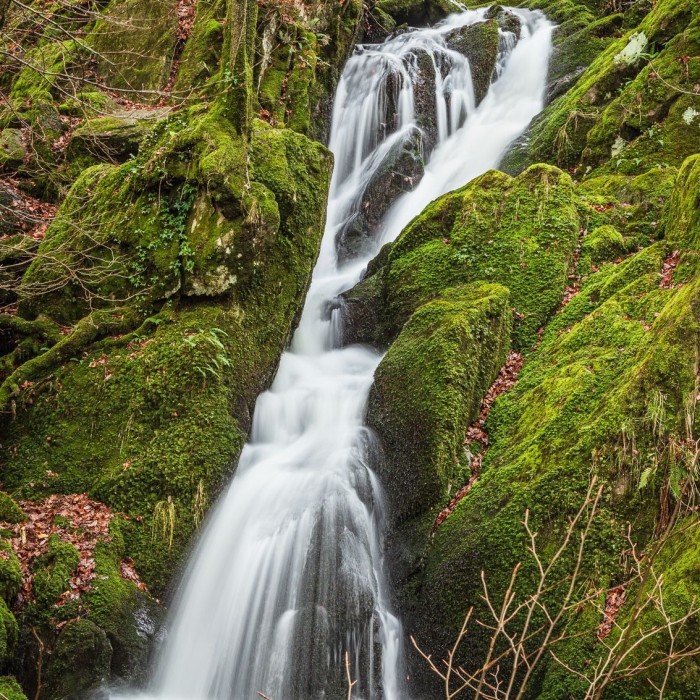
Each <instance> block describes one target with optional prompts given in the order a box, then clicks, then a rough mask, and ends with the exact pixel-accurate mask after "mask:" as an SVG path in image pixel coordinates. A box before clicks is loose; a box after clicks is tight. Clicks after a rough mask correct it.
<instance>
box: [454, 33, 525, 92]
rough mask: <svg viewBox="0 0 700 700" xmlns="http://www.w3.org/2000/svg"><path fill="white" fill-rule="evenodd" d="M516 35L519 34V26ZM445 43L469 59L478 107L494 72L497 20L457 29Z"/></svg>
mask: <svg viewBox="0 0 700 700" xmlns="http://www.w3.org/2000/svg"><path fill="white" fill-rule="evenodd" d="M516 21H517V20H516ZM518 33H520V30H519V25H518ZM445 43H446V44H447V46H448V47H449V48H450V49H452V50H453V51H459V53H461V54H463V55H464V56H466V57H467V58H468V59H469V67H470V68H471V72H472V81H473V83H474V97H475V98H476V104H477V105H478V104H479V103H480V102H481V100H483V99H484V97H486V93H487V92H488V90H489V87H490V86H491V78H492V77H493V74H494V71H495V70H496V59H497V58H498V44H499V33H498V22H497V20H496V19H488V20H486V22H477V23H476V24H468V25H465V26H464V27H459V28H458V29H455V30H453V31H451V32H450V33H449V34H448V35H447V36H446V37H445Z"/></svg>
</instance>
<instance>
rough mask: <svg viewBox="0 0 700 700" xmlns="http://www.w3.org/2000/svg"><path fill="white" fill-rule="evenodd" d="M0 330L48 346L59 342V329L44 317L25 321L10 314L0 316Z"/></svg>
mask: <svg viewBox="0 0 700 700" xmlns="http://www.w3.org/2000/svg"><path fill="white" fill-rule="evenodd" d="M0 330H10V331H13V332H14V333H18V334H19V335H24V336H27V337H31V338H36V339H37V340H43V341H45V342H46V343H47V344H48V345H56V343H58V342H59V341H60V340H61V328H60V326H59V325H58V324H57V323H54V322H53V321H51V320H50V319H48V318H47V317H46V316H39V317H38V318H37V319H36V321H26V320H25V319H23V318H20V317H19V316H13V315H12V314H0Z"/></svg>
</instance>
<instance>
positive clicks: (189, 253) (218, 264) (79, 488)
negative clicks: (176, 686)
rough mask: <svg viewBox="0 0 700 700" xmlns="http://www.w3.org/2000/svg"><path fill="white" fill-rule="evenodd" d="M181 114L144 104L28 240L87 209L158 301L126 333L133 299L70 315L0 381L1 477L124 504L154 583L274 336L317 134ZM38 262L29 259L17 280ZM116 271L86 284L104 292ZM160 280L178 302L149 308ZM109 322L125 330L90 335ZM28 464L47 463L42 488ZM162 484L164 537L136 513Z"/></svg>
mask: <svg viewBox="0 0 700 700" xmlns="http://www.w3.org/2000/svg"><path fill="white" fill-rule="evenodd" d="M188 115H191V116H188ZM188 115H176V116H173V117H169V118H168V119H165V120H162V121H161V122H160V123H159V124H158V125H157V126H156V128H155V129H154V131H153V132H152V133H151V135H150V137H149V139H147V141H146V143H145V145H144V147H143V148H142V152H141V153H140V154H139V156H137V158H136V159H134V160H133V161H131V162H129V163H126V164H124V165H122V166H120V167H114V166H98V167H96V168H92V169H90V170H88V171H86V172H85V173H84V174H83V176H82V177H81V178H80V179H79V180H78V182H77V183H76V185H75V186H74V188H73V190H72V192H71V196H70V197H69V198H68V200H67V201H66V202H65V203H64V205H63V207H62V209H61V212H60V213H59V216H58V217H57V219H56V220H55V221H54V223H53V224H52V227H51V229H50V230H49V231H48V232H47V236H46V238H45V240H44V242H43V244H42V245H43V246H44V248H43V250H44V251H47V252H48V251H51V250H54V249H55V247H57V246H58V245H59V243H60V242H61V241H63V242H64V245H63V248H62V250H65V249H66V246H65V241H66V240H68V241H70V240H71V239H70V238H69V236H72V235H75V234H74V233H73V232H74V230H75V229H76V228H78V226H76V224H77V223H80V224H81V225H80V227H79V230H81V231H85V230H86V228H87V227H88V225H92V227H93V228H92V229H91V230H92V231H93V232H95V235H98V234H99V235H100V236H101V238H100V240H101V241H104V242H105V243H109V244H110V245H113V246H114V245H115V242H116V243H117V244H118V247H116V250H118V251H119V252H120V254H121V255H122V256H127V259H126V261H125V264H126V265H128V266H127V268H126V269H127V271H128V272H130V273H131V274H130V275H129V279H128V280H127V282H128V283H129V284H131V285H133V286H132V287H128V286H127V287H126V288H127V289H128V288H133V287H136V289H137V290H140V289H146V290H149V291H148V293H147V294H146V295H145V298H146V300H148V299H151V300H153V299H154V298H155V297H156V296H159V297H160V298H161V300H160V303H158V304H157V305H155V304H154V306H155V308H154V306H150V305H149V304H147V303H145V302H144V306H143V307H141V308H143V310H144V311H146V310H147V311H149V312H151V313H152V312H153V311H156V310H158V309H160V311H159V312H158V313H157V314H155V316H153V317H149V318H150V320H147V321H146V322H145V323H144V324H143V326H142V327H141V328H140V329H137V330H136V331H135V332H131V331H133V329H134V328H135V327H136V325H137V324H138V322H139V319H143V317H144V315H145V314H144V313H143V312H141V313H137V312H136V311H135V310H134V309H133V306H135V305H138V304H137V301H136V300H130V301H129V306H126V307H124V306H122V308H121V309H120V310H119V311H118V313H114V312H112V311H110V310H108V309H107V310H105V311H103V312H95V313H96V314H97V315H95V314H93V315H92V316H87V317H85V318H83V319H82V320H81V321H80V322H79V323H78V324H77V326H76V329H75V331H74V333H73V334H72V335H70V336H66V337H65V338H63V340H61V341H60V342H59V343H57V344H56V345H55V346H54V347H52V348H51V349H50V350H49V351H48V352H46V353H44V354H43V355H39V356H38V357H36V358H35V359H34V360H32V361H31V362H32V363H33V364H31V363H30V365H28V366H23V367H25V370H23V369H22V367H20V368H19V370H18V372H19V374H17V373H15V374H14V375H13V377H14V379H13V380H12V381H9V382H8V383H7V385H6V387H7V389H8V390H10V391H12V392H14V394H13V398H14V399H15V401H16V407H17V419H16V420H9V419H8V420H7V421H6V423H5V425H3V434H4V435H5V436H6V438H7V440H6V441H5V442H3V445H4V446H5V456H6V457H7V458H8V459H7V460H6V461H5V462H4V465H5V471H4V479H5V483H6V484H7V485H8V487H9V486H10V484H12V488H13V491H14V492H17V493H22V494H24V495H25V496H31V497H33V498H36V497H40V496H41V495H44V494H45V493H48V492H49V491H54V490H58V491H62V492H67V493H75V492H78V493H80V492H84V491H87V492H88V493H90V495H91V496H93V497H95V498H96V499H98V500H101V501H103V502H105V503H107V504H109V505H111V506H113V507H115V508H116V509H118V510H120V511H122V512H125V513H127V514H129V515H130V516H133V518H134V519H132V520H129V521H127V523H126V524H125V525H124V527H123V537H124V539H125V542H126V551H127V552H128V553H129V555H130V556H131V557H133V558H134V560H135V561H136V564H137V567H138V570H139V572H140V573H141V575H142V576H143V578H144V580H146V581H147V582H148V584H149V586H152V588H153V590H155V591H156V592H157V593H160V592H162V591H163V590H164V589H165V587H166V586H167V584H168V581H169V577H170V575H171V573H172V571H173V569H174V568H175V567H176V566H177V564H178V562H179V560H180V558H181V556H182V555H183V553H184V552H185V551H186V549H187V546H188V543H189V541H190V538H191V537H192V535H193V534H194V532H195V529H196V523H197V522H199V520H200V519H201V515H202V513H203V511H204V510H205V509H206V507H208V505H209V503H210V502H211V499H213V495H214V494H215V493H216V492H217V491H218V489H219V488H220V485H221V483H222V481H223V480H224V479H225V478H226V477H227V476H228V475H229V474H230V471H231V468H232V466H233V465H234V464H235V462H236V459H237V456H238V453H239V452H240V449H241V448H242V446H243V443H244V441H245V437H246V435H247V432H248V429H249V421H250V415H251V413H252V409H253V405H254V402H255V399H256V397H257V395H258V394H259V393H260V391H262V390H263V389H264V388H266V387H267V386H268V384H269V382H270V381H271V379H272V376H273V374H274V370H275V367H276V364H277V361H278V358H279V355H280V353H281V350H282V348H283V347H284V346H285V344H286V343H287V341H288V339H289V338H290V335H291V331H292V327H293V324H294V319H295V317H296V315H297V313H298V309H299V304H300V301H301V299H302V298H303V295H304V294H305V292H306V289H307V286H308V283H309V280H310V275H311V270H312V268H313V265H314V263H315V260H316V256H317V255H318V249H319V245H320V239H321V235H322V231H323V226H324V213H323V212H324V211H325V202H326V197H327V192H328V186H329V180H330V171H331V166H332V163H331V157H330V154H329V153H328V151H327V150H326V149H325V148H323V147H322V146H320V145H319V144H312V143H311V142H310V141H309V140H308V139H307V138H306V137H304V136H302V135H300V134H297V133H295V132H292V131H289V130H281V129H271V128H265V126H266V125H264V126H263V125H260V126H261V128H260V129H259V130H256V131H254V132H253V134H252V138H251V142H250V144H249V145H248V144H246V143H245V142H244V141H243V140H242V139H241V138H240V137H239V136H238V135H237V134H236V132H235V131H234V130H233V129H232V127H231V126H230V125H227V122H226V121H225V120H224V119H223V118H222V117H221V116H220V112H217V111H216V110H213V111H212V112H207V113H205V114H202V111H201V110H199V111H197V110H196V109H194V110H193V111H192V112H190V113H188ZM180 154H187V156H188V157H187V160H185V159H184V158H181V157H180ZM246 162H247V163H248V164H247V166H246ZM246 167H247V171H246V169H245V168H246ZM183 177H189V179H187V180H185V181H184V183H183V180H182V179H179V178H183ZM244 185H246V187H244ZM169 188H170V189H169ZM98 222H99V228H97V229H96V228H95V227H96V225H97V223H98ZM134 265H138V266H139V267H135V266H134ZM221 268H223V269H221ZM50 272H51V270H48V271H47V270H46V269H45V268H42V266H41V264H39V263H37V265H36V266H35V267H34V268H32V269H30V271H29V272H28V273H27V275H26V276H25V280H24V282H25V283H29V281H31V280H33V279H41V278H42V277H41V276H42V275H45V274H48V273H50ZM139 275H140V276H142V277H143V279H144V282H145V284H144V286H143V287H139V286H137V281H138V276H139ZM134 278H135V279H134ZM152 278H155V279H152ZM119 280H121V284H124V283H125V282H124V278H123V277H119V276H117V278H116V281H115V283H114V285H115V286H112V287H110V286H108V285H107V283H106V282H105V283H104V285H105V286H103V287H101V289H103V290H104V291H109V290H112V291H115V292H116V291H118V290H119V289H120V287H118V286H116V284H117V282H119ZM109 284H111V282H110V283H109ZM121 289H124V287H121ZM104 291H103V293H102V294H101V296H103V297H104V296H107V294H105V293H104ZM70 292H71V290H65V289H63V290H60V291H59V292H57V294H58V295H59V296H58V299H59V301H60V303H59V302H56V301H55V298H54V297H53V296H52V295H42V296H40V297H38V298H36V299H35V301H34V302H33V305H32V306H24V307H23V311H24V313H27V314H28V313H29V309H31V311H32V312H33V313H39V312H43V313H50V314H51V315H52V316H53V317H54V318H57V317H58V318H62V319H63V318H68V319H74V318H78V317H80V316H81V315H82V314H83V313H84V310H85V307H84V305H83V304H84V302H83V301H82V300H81V299H80V298H79V296H77V295H74V298H73V299H71V297H70ZM173 293H175V300H177V299H178V298H179V300H180V301H179V305H178V304H177V303H166V304H165V305H164V306H163V297H165V296H170V295H172V294H173ZM149 295H150V296H149ZM144 307H145V308H144ZM115 323H116V324H119V325H120V326H121V327H120V328H117V326H116V325H114V324H115ZM115 332H116V333H127V335H126V336H124V337H123V338H121V337H119V336H118V337H117V338H111V339H110V338H106V339H103V340H101V339H102V338H104V336H105V335H108V334H110V333H115ZM76 334H77V335H76ZM96 341H100V343H98V344H97V345H95V343H96ZM91 343H92V345H90V344H91ZM84 350H86V352H87V355H85V354H83V355H82V357H80V353H82V352H83V351H84ZM76 354H77V355H79V357H75V356H76ZM72 358H74V359H75V360H76V361H71V359H72ZM91 364H92V366H91ZM30 369H31V373H32V376H33V377H34V378H35V379H36V380H37V385H36V387H35V388H30V390H29V392H27V391H26V388H25V390H24V391H23V390H22V389H20V384H22V381H23V380H24V379H23V378H24V376H25V375H24V374H23V371H29V370H30ZM49 375H51V378H50V379H49V380H47V381H42V380H46V379H47V377H48V376H49ZM20 380H21V381H20ZM32 381H34V380H32ZM13 387H14V388H13ZM35 391H38V392H39V394H41V396H42V398H41V399H40V400H37V398H38V395H39V394H37V395H36V396H35V395H34V392H35ZM46 435H52V436H55V439H54V440H52V441H51V443H49V442H47V441H46ZM59 435H60V436H61V437H60V438H59V437H58V436H59ZM15 446H16V447H17V448H18V450H17V451H15V450H14V447H15ZM47 447H50V448H51V449H50V450H48V451H47V450H46V448H47ZM46 469H51V470H52V471H54V472H56V473H57V474H59V476H58V477H57V478H55V479H53V480H52V485H51V486H50V487H47V488H46V489H44V488H43V487H42V486H41V484H42V483H43V481H44V479H43V478H42V477H41V475H43V474H45V473H46ZM201 492H203V493H205V494H206V502H205V503H204V504H202V503H201V502H200V501H201V498H200V497H199V496H197V494H198V493H200V495H201ZM168 497H170V498H171V500H172V502H173V503H174V507H175V512H176V526H175V532H174V538H173V545H172V547H171V546H170V545H169V538H165V539H164V538H162V537H160V536H157V535H154V532H153V528H152V524H153V518H154V511H155V508H156V505H157V504H158V503H160V502H163V501H167V499H168ZM98 624H100V626H102V622H101V621H100V622H98ZM105 630H107V632H108V634H110V635H111V634H112V632H111V631H110V630H109V629H108V628H107V627H105ZM114 634H115V635H116V632H115V633H114ZM115 648H116V647H115ZM115 653H116V652H115ZM125 663H126V662H125Z"/></svg>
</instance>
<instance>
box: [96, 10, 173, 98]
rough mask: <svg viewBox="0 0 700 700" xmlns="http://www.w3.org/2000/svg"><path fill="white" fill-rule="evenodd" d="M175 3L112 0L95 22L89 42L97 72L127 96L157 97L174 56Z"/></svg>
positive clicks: (165, 80)
mask: <svg viewBox="0 0 700 700" xmlns="http://www.w3.org/2000/svg"><path fill="white" fill-rule="evenodd" d="M176 7H177V3H176V2H175V0H112V2H110V4H109V5H108V6H107V8H106V10H105V12H104V17H103V19H101V20H100V21H98V22H97V23H96V24H95V27H94V29H93V30H92V32H91V34H90V38H89V42H90V46H91V47H92V48H93V49H94V50H95V51H96V52H97V53H98V55H99V70H100V73H101V74H102V75H103V76H104V77H106V78H107V79H108V81H109V83H110V85H111V86H112V87H115V88H119V89H120V90H123V91H126V94H127V96H129V98H130V99H134V98H137V99H138V101H139V102H142V103H155V102H158V101H160V94H159V92H160V91H161V90H162V88H164V87H165V84H166V82H167V80H168V77H169V75H170V68H171V65H172V61H173V56H174V50H175V43H176V30H177V23H178V20H177V13H176V11H175V10H176ZM125 46H128V47H129V50H128V51H124V47H125Z"/></svg>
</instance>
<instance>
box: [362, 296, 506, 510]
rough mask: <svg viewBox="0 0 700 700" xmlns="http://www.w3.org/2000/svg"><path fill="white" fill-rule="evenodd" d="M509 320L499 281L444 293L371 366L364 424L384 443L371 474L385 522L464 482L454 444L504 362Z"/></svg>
mask: <svg viewBox="0 0 700 700" xmlns="http://www.w3.org/2000/svg"><path fill="white" fill-rule="evenodd" d="M512 319H513V314H512V312H511V310H510V294H509V292H508V290H507V289H506V288H505V287H502V286H501V285H497V284H475V285H467V286H466V287H463V288H462V289H456V288H455V289H450V290H446V291H445V293H444V294H443V295H442V296H441V297H440V298H439V299H436V300H434V301H430V302H428V303H427V304H424V305H423V306H421V307H420V308H419V309H418V310H417V311H416V312H415V313H414V314H413V315H412V316H411V318H410V320H409V321H408V323H406V325H405V326H404V327H403V330H402V331H401V333H400V334H399V337H398V338H397V339H396V340H395V341H394V343H393V344H392V346H391V347H390V348H389V351H388V352H387V354H386V355H385V356H384V358H383V359H382V361H381V363H380V364H379V367H378V368H377V370H376V373H375V376H374V385H373V386H372V390H371V393H370V397H369V403H368V409H367V424H368V425H369V426H370V427H371V428H373V429H374V430H375V432H376V433H377V434H378V435H379V437H380V438H381V441H382V445H383V448H384V452H385V456H386V458H385V459H384V460H383V461H382V462H381V467H380V471H379V476H380V478H381V481H382V484H383V485H384V487H385V489H386V492H387V497H388V499H389V503H390V519H391V521H392V523H394V524H396V523H400V522H403V521H405V520H407V519H408V518H410V517H413V516H416V515H420V514H421V513H423V512H425V511H428V510H430V508H431V507H432V506H433V505H434V504H436V503H439V502H441V501H442V500H444V499H445V497H446V496H448V495H449V494H450V493H451V492H453V491H454V490H456V488H455V487H456V486H458V485H461V484H462V483H463V482H464V481H466V480H467V479H468V473H469V464H468V460H467V458H466V456H465V454H464V450H463V448H462V441H463V440H464V435H465V434H466V431H467V428H468V427H469V425H470V424H471V422H472V421H473V420H474V419H475V418H476V416H477V415H478V413H479V404H480V402H481V398H482V396H483V395H484V394H485V393H486V390H487V389H488V388H489V386H490V385H491V383H492V382H493V380H494V379H495V378H496V376H497V374H498V372H499V370H500V368H501V366H502V365H503V363H504V362H505V358H506V355H507V352H508V347H509V345H510V332H511V327H512ZM465 474H467V476H466V478H465Z"/></svg>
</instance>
